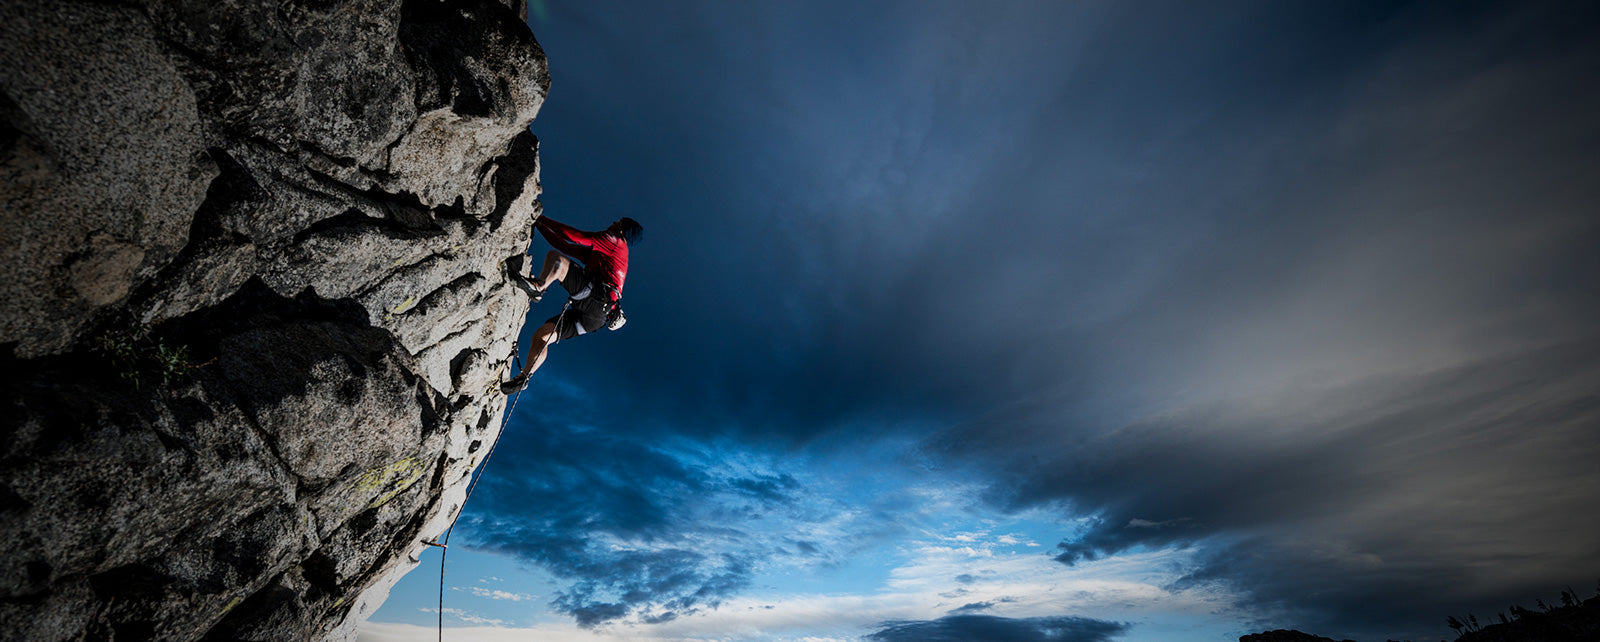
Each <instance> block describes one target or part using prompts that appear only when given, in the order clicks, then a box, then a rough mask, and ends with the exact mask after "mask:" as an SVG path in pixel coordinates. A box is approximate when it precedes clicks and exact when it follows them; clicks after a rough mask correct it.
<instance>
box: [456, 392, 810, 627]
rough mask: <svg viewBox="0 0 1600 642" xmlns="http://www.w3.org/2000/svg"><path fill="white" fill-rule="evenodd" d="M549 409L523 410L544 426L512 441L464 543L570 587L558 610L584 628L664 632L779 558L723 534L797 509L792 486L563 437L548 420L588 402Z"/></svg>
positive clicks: (652, 452)
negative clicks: (656, 627)
mask: <svg viewBox="0 0 1600 642" xmlns="http://www.w3.org/2000/svg"><path fill="white" fill-rule="evenodd" d="M546 401H547V402H555V404H556V405H555V407H554V408H552V409H550V410H548V411H547V410H544V409H539V410H529V411H526V412H525V413H524V414H522V415H520V416H521V417H522V418H523V422H519V426H529V425H539V426H545V427H544V428H540V429H529V428H520V427H514V428H513V429H511V430H508V431H507V433H506V435H505V436H504V440H505V442H504V443H503V444H501V445H500V447H499V448H498V449H497V450H498V451H499V452H500V453H501V454H498V455H497V456H496V458H495V461H494V467H495V472H494V474H491V475H490V476H489V477H487V478H485V481H484V482H483V483H482V485H481V487H480V488H479V489H478V490H477V492H476V494H475V495H474V498H473V499H474V511H473V512H471V513H468V515H467V516H466V517H465V518H464V519H463V521H462V525H461V526H462V528H461V529H460V531H461V532H459V533H458V535H460V536H461V537H462V539H464V540H465V541H466V542H467V543H468V545H471V546H473V547H475V548H481V549H485V550H492V551H497V552H501V553H506V554H509V555H512V556H515V557H516V558H518V559H521V560H524V561H526V562H529V563H531V564H534V565H537V566H539V567H541V568H544V569H546V570H548V571H550V572H551V573H552V574H553V575H555V576H556V577H558V578H560V579H562V580H564V581H565V582H566V584H565V588H564V589H562V590H561V591H560V593H559V594H558V595H557V597H556V598H555V599H554V601H553V602H552V605H553V606H554V607H555V608H556V609H558V610H559V611H561V612H564V613H567V614H570V615H572V616H573V617H574V618H576V620H577V622H578V624H579V625H581V626H585V627H589V626H594V625H597V624H602V623H605V622H607V621H610V620H615V619H619V618H624V617H628V616H637V617H638V618H639V620H641V621H643V622H646V623H651V622H656V623H659V622H665V621H668V620H671V619H674V618H676V617H678V616H680V615H684V614H687V613H693V612H695V611H696V610H698V609H701V608H705V607H714V606H715V605H717V604H718V603H720V602H721V600H723V599H724V598H727V597H729V596H731V595H733V594H735V593H737V592H738V591H740V590H742V589H744V588H745V587H746V586H747V585H748V584H749V582H750V576H751V572H752V571H751V564H752V563H753V561H755V560H757V559H763V558H766V557H769V556H772V555H778V554H781V553H782V552H781V551H780V550H778V545H777V544H773V545H771V546H769V545H768V544H767V543H766V542H764V541H763V538H762V537H761V536H759V535H758V534H751V533H748V532H745V531H743V530H740V529H739V528H738V527H737V526H728V525H727V524H748V523H749V520H750V517H751V515H752V514H757V513H760V512H761V511H763V510H765V508H764V507H765V506H767V505H785V504H789V503H792V502H793V496H794V493H796V492H797V491H798V490H799V488H798V486H799V484H798V482H797V481H796V480H795V479H794V478H792V477H790V476H787V475H766V474H752V475H748V476H730V475H728V474H726V473H722V472H718V471H713V470H709V469H707V468H706V467H704V466H701V465H696V464H691V463H685V462H683V461H680V460H679V459H677V458H675V457H673V456H672V455H669V454H667V453H665V452H663V451H661V450H658V449H656V448H652V447H649V446H646V445H641V444H638V443H633V442H631V441H629V440H625V439H622V438H618V437H615V436H609V435H605V434H602V433H597V432H593V431H588V430H585V429H583V428H581V427H573V428H566V427H562V426H563V425H572V423H575V422H572V420H571V419H567V420H566V421H560V420H557V421H550V420H549V419H550V418H551V417H560V416H562V415H563V414H565V413H564V410H571V409H572V408H575V407H581V405H582V404H581V402H579V401H577V400H563V399H560V398H559V397H557V398H554V399H551V398H547V399H546ZM561 402H566V404H562V403H561ZM562 405H567V406H568V407H567V408H565V409H563V408H562V407H561V406H562ZM579 414H581V413H579ZM535 418H539V419H542V421H537V420H534V419H535ZM569 422H572V423H569ZM480 511H481V512H480Z"/></svg>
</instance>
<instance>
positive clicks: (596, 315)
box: [500, 216, 644, 394]
mask: <svg viewBox="0 0 1600 642" xmlns="http://www.w3.org/2000/svg"><path fill="white" fill-rule="evenodd" d="M533 227H534V229H537V230H539V233H541V234H543V235H544V238H545V240H546V241H549V242H550V245H551V247H554V248H555V249H553V250H550V252H549V253H547V254H545V256H544V269H542V270H540V272H539V278H537V279H529V278H528V277H527V276H524V275H523V274H521V273H520V272H513V273H512V274H511V282H512V283H515V284H516V285H517V287H520V288H522V290H523V291H524V292H526V293H527V294H528V297H529V298H530V299H532V301H533V303H538V302H539V301H540V300H541V299H543V298H544V292H545V290H546V289H548V288H549V287H550V284H551V283H556V282H559V283H561V287H562V288H563V289H565V290H566V291H567V306H566V308H564V309H563V310H562V311H561V313H560V314H557V315H555V316H553V317H550V319H549V320H547V321H545V322H544V325H541V326H539V329H538V330H535V331H534V333H533V345H531V346H529V347H528V365H527V367H525V368H523V369H522V372H520V373H518V374H517V376H515V377H512V378H511V380H510V381H507V382H505V383H503V384H500V391H501V392H504V393H506V394H511V393H513V392H516V391H518V390H521V389H523V388H524V387H526V386H527V385H528V378H529V377H531V376H533V372H534V371H535V370H538V369H539V366H540V365H542V364H544V358H545V354H546V353H547V352H549V350H550V344H552V343H558V342H561V341H565V340H567V339H571V338H573V337H576V336H578V335H580V334H588V333H590V332H594V331H596V330H599V329H600V328H603V327H610V328H611V329H612V330H615V329H617V328H620V327H622V324H623V322H624V319H623V316H622V307H621V305H620V304H621V302H622V282H623V281H624V280H626V279H627V278H628V246H629V245H632V244H634V243H637V242H639V239H640V238H641V236H642V235H643V234H644V227H643V226H641V225H639V222H638V221H635V220H633V219H631V218H627V217H623V218H620V219H617V221H616V222H614V223H612V224H611V226H610V227H607V228H606V229H604V230H601V231H599V232H585V231H583V230H579V229H576V228H574V227H572V226H570V225H567V224H565V223H562V222H560V221H557V220H555V219H552V218H550V217H548V216H541V217H539V219H538V220H536V221H534V223H533Z"/></svg>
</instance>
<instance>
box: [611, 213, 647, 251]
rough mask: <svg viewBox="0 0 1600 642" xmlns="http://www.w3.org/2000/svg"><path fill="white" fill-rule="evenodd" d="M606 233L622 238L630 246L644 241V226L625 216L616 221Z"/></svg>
mask: <svg viewBox="0 0 1600 642" xmlns="http://www.w3.org/2000/svg"><path fill="white" fill-rule="evenodd" d="M606 231H607V232H610V233H612V234H615V235H617V236H620V237H622V240H623V241H625V242H627V244H628V245H630V246H631V245H633V244H635V243H638V242H639V241H641V240H643V239H644V226H643V225H640V224H639V222H638V221H635V220H633V219H631V218H628V217H626V216H624V217H622V218H619V219H617V222H615V223H612V224H611V227H608V228H606Z"/></svg>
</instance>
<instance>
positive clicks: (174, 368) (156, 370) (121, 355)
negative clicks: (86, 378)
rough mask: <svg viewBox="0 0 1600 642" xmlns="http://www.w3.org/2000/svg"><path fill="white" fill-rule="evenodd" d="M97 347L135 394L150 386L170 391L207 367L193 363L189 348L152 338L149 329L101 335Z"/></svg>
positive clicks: (145, 327)
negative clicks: (193, 371)
mask: <svg viewBox="0 0 1600 642" xmlns="http://www.w3.org/2000/svg"><path fill="white" fill-rule="evenodd" d="M95 347H96V348H98V351H99V352H100V353H101V354H102V355H104V356H105V357H106V359H107V360H109V361H110V362H111V367H112V368H114V369H116V371H117V374H118V375H119V376H121V377H122V379H123V381H127V382H128V383H131V384H133V387H134V389H135V390H140V389H143V387H144V386H145V385H146V384H149V385H153V386H157V387H168V386H172V385H174V384H178V383H183V382H184V381H186V380H188V378H189V373H190V371H191V370H193V369H195V368H199V367H201V366H204V365H207V364H204V363H201V364H196V363H193V362H192V361H191V360H190V358H189V347H188V346H184V345H177V346H172V345H167V343H166V342H165V341H163V340H161V339H160V338H156V337H152V336H151V334H150V328H149V327H148V326H138V327H135V328H133V329H131V330H112V331H109V332H107V333H105V334H103V335H100V337H99V339H97V340H96V342H95Z"/></svg>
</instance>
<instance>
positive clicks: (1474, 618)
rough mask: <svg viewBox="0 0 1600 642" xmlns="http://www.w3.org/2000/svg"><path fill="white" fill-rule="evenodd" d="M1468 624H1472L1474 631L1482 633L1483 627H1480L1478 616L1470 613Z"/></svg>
mask: <svg viewBox="0 0 1600 642" xmlns="http://www.w3.org/2000/svg"><path fill="white" fill-rule="evenodd" d="M1467 622H1469V623H1470V626H1471V627H1472V630H1473V631H1482V630H1483V627H1481V626H1478V616H1476V615H1473V614H1471V613H1468V614H1467Z"/></svg>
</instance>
